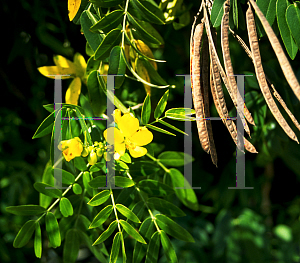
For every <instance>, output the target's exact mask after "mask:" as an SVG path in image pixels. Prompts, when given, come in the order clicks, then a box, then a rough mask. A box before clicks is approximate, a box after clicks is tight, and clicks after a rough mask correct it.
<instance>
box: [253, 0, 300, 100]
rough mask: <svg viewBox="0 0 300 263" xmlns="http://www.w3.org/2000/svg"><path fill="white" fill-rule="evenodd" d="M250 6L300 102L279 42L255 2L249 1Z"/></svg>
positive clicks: (299, 86) (297, 83)
mask: <svg viewBox="0 0 300 263" xmlns="http://www.w3.org/2000/svg"><path fill="white" fill-rule="evenodd" d="M250 3H251V5H252V6H253V8H254V10H255V12H256V14H257V16H258V18H259V20H260V22H261V24H262V26H263V27H264V29H265V31H266V34H267V36H268V38H269V41H270V43H271V45H272V47H273V50H274V52H275V54H276V56H277V59H278V62H279V64H280V67H281V69H282V72H283V74H284V76H285V78H286V80H287V82H288V83H289V85H290V87H291V88H292V90H293V92H294V93H295V95H296V96H297V98H298V100H299V101H300V85H299V82H298V80H297V78H296V76H295V73H294V71H293V69H292V67H291V65H290V62H289V61H288V59H287V57H286V55H285V54H284V51H283V49H282V47H281V45H280V42H279V40H278V38H277V36H276V35H275V33H274V31H273V29H272V27H271V26H270V24H269V23H268V20H267V19H266V18H265V16H264V14H263V13H262V12H261V11H260V9H259V7H258V6H257V4H256V2H255V1H254V0H250Z"/></svg>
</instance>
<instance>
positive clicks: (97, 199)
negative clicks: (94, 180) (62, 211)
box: [88, 190, 110, 206]
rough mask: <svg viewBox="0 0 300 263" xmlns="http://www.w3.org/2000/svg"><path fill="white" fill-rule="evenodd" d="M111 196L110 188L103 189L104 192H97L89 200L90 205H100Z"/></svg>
mask: <svg viewBox="0 0 300 263" xmlns="http://www.w3.org/2000/svg"><path fill="white" fill-rule="evenodd" d="M109 197H110V191H109V190H103V191H102V192H100V193H98V194H96V195H95V196H94V197H93V198H92V199H91V200H90V201H89V202H88V205H91V206H98V205H101V204H103V203H105V202H106V200H107V199H108V198H109Z"/></svg>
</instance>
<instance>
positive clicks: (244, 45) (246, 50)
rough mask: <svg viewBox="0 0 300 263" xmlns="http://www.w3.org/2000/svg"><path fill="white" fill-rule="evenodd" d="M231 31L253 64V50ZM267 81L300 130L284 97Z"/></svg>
mask: <svg viewBox="0 0 300 263" xmlns="http://www.w3.org/2000/svg"><path fill="white" fill-rule="evenodd" d="M229 30H230V32H231V33H232V35H233V36H234V37H235V38H236V39H237V41H238V42H239V44H240V45H241V46H242V48H243V49H244V51H245V52H246V54H247V55H248V56H249V57H250V59H251V61H252V62H253V58H252V53H251V50H250V49H249V47H248V46H247V45H246V43H245V42H244V40H243V39H242V38H241V37H240V36H239V35H237V34H236V33H235V32H234V31H233V30H232V29H231V28H229ZM266 80H267V83H268V85H269V87H271V90H272V92H273V95H274V96H275V98H276V99H277V100H278V102H279V103H280V104H281V106H282V107H283V109H284V110H285V111H286V113H287V114H288V115H289V117H290V118H291V120H292V122H293V123H294V124H295V126H296V127H297V128H298V130H300V124H299V123H298V121H297V119H296V118H295V116H294V115H293V113H292V112H291V111H290V110H289V108H288V107H287V105H286V104H285V102H284V100H283V99H282V97H281V96H280V94H279V93H278V92H277V90H276V89H275V87H274V85H273V84H272V83H271V81H270V80H269V79H268V78H267V76H266Z"/></svg>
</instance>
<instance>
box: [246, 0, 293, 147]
mask: <svg viewBox="0 0 300 263" xmlns="http://www.w3.org/2000/svg"><path fill="white" fill-rule="evenodd" d="M248 5H249V7H248V10H247V12H246V21H247V29H248V36H249V42H250V48H251V51H252V58H253V63H254V68H255V73H256V77H257V80H258V84H259V86H260V89H261V91H262V94H263V96H264V98H265V100H266V102H267V104H268V107H269V108H270V110H271V112H272V114H273V115H274V117H275V119H276V120H277V122H278V123H279V125H280V126H281V127H282V129H283V130H284V131H285V133H286V134H287V135H288V136H289V137H290V138H291V139H292V140H295V141H296V142H298V140H297V137H296V135H295V133H294V132H293V130H292V129H291V128H290V126H289V125H288V123H287V122H286V120H285V119H284V118H283V116H282V115H281V113H280V111H279V109H278V107H277V105H276V103H275V101H274V99H273V97H272V94H271V92H270V89H269V87H268V83H267V80H266V77H265V73H264V70H263V67H262V63H261V56H260V51H259V45H258V38H257V34H256V27H255V20H254V16H253V13H252V10H251V6H250V4H249V3H248Z"/></svg>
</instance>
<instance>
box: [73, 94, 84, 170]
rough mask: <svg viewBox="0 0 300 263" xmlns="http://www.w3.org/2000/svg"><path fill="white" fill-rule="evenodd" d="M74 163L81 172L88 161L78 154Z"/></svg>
mask: <svg viewBox="0 0 300 263" xmlns="http://www.w3.org/2000/svg"><path fill="white" fill-rule="evenodd" d="M81 95H82V94H81ZM74 165H75V167H76V168H77V169H78V170H79V171H81V172H82V171H86V170H87V167H86V162H85V161H84V159H83V158H82V157H81V156H77V157H75V158H74Z"/></svg>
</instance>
